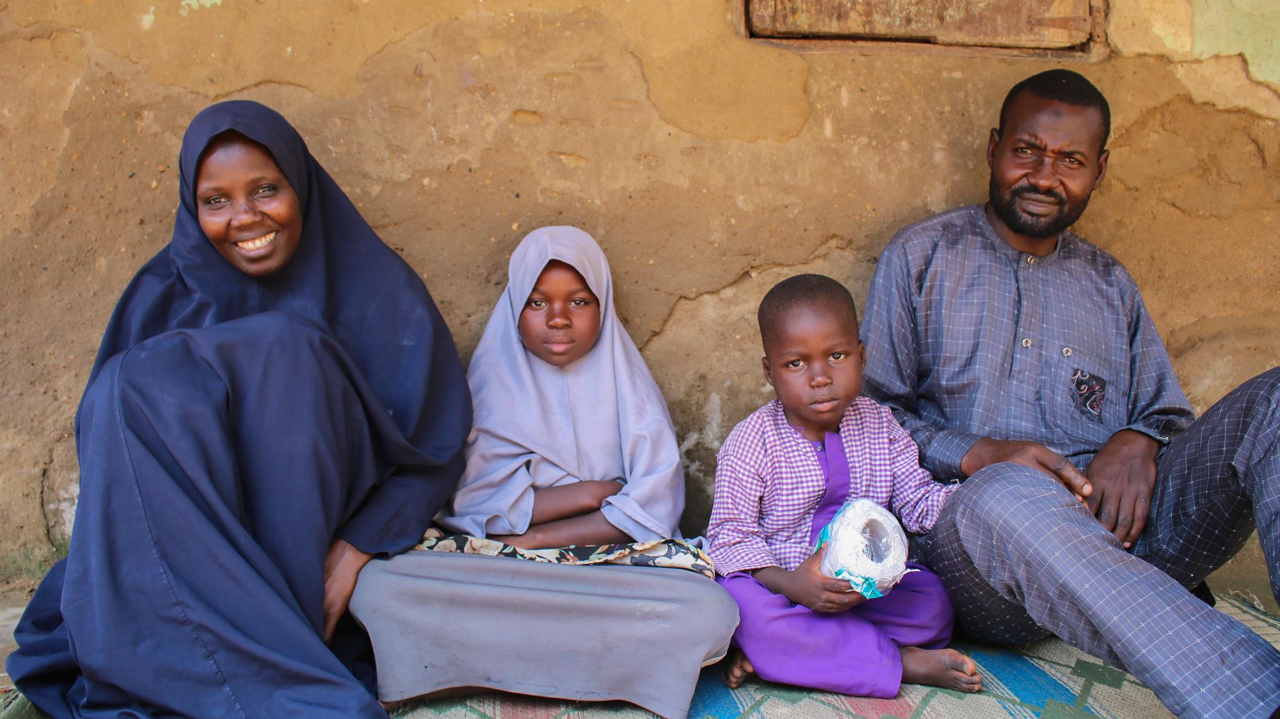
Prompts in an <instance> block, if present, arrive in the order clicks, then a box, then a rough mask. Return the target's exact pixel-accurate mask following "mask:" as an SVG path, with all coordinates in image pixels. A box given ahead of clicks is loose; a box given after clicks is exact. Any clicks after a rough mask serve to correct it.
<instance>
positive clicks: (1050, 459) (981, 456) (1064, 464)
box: [960, 437, 1093, 502]
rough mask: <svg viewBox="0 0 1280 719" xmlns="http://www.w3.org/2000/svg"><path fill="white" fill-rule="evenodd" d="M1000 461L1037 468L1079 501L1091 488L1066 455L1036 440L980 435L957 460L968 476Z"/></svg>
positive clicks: (1087, 494)
mask: <svg viewBox="0 0 1280 719" xmlns="http://www.w3.org/2000/svg"><path fill="white" fill-rule="evenodd" d="M1000 462H1013V463H1014V464H1020V465H1022V466H1024V467H1030V468H1032V469H1038V470H1040V471H1041V472H1044V473H1045V474H1047V475H1049V476H1050V477H1053V478H1054V479H1056V480H1058V481H1059V482H1062V484H1063V486H1064V487H1066V488H1067V489H1068V490H1069V491H1070V492H1071V493H1072V494H1074V495H1076V498H1077V499H1079V500H1080V501H1081V502H1083V501H1085V497H1088V496H1090V493H1091V492H1092V491H1093V487H1092V486H1091V485H1090V484H1089V480H1088V479H1086V478H1085V476H1084V475H1083V474H1081V473H1080V470H1078V469H1076V467H1075V465H1074V464H1071V462H1070V461H1068V460H1067V458H1066V457H1063V456H1062V455H1060V454H1058V453H1057V452H1054V451H1053V450H1051V449H1049V448H1048V447H1046V446H1044V445H1043V444H1038V443H1036V442H1012V441H1007V440H1002V439H991V438H989V437H987V438H983V439H980V440H978V441H977V443H975V444H974V445H973V446H972V447H970V448H969V451H968V452H967V453H965V455H964V459H962V460H960V471H961V472H963V473H964V476H966V477H971V476H973V474H974V473H975V472H977V471H978V470H980V469H982V468H983V467H987V466H990V465H993V464H998V463H1000Z"/></svg>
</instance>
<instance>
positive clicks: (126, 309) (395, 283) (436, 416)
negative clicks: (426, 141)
mask: <svg viewBox="0 0 1280 719" xmlns="http://www.w3.org/2000/svg"><path fill="white" fill-rule="evenodd" d="M227 131H235V132H238V133H240V134H241V135H244V136H245V137H247V138H249V139H251V140H253V141H255V142H257V143H259V144H261V145H263V146H264V147H266V148H267V150H268V151H269V152H270V153H271V155H272V157H274V158H275V161H276V164H277V165H279V167H280V169H281V171H282V172H283V173H284V175H285V177H287V178H288V180H289V183H290V184H291V185H293V189H294V191H295V192H296V193H297V195H298V201H299V208H300V210H301V212H302V238H301V241H300V242H299V244H298V250H297V252H296V253H295V254H294V256H293V258H292V260H290V262H289V263H288V264H287V265H285V267H284V268H282V269H281V270H280V271H279V272H277V273H275V274H273V275H270V276H268V277H264V278H256V279H255V278H253V277H250V276H248V275H246V274H244V273H242V272H240V271H239V270H237V269H236V268H235V267H233V266H231V264H230V263H228V262H227V261H226V259H224V258H223V257H222V255H220V254H218V252H217V250H215V249H214V248H213V246H212V245H211V244H210V243H209V240H208V239H207V238H206V237H205V234H204V232H203V231H202V230H201V229H200V223H199V221H198V219H197V216H196V173H197V171H198V170H199V163H200V157H201V154H202V153H203V152H204V150H205V148H206V147H208V146H209V143H210V142H211V141H212V140H213V139H214V138H215V137H217V136H218V135H220V134H222V133H224V132H227ZM180 170H181V183H180V193H181V194H180V200H181V204H180V206H179V209H178V216H177V220H176V221H175V223H174V228H173V239H172V240H171V241H170V242H169V244H168V245H167V246H166V247H165V248H164V249H162V250H160V252H159V253H158V254H157V255H156V256H155V257H153V258H152V259H151V260H150V261H149V262H147V264H146V265H144V266H143V267H142V269H141V270H140V271H139V272H138V274H137V275H136V276H135V277H134V278H133V281H132V282H130V283H129V286H128V288H126V289H125V291H124V295H123V296H122V297H121V298H120V302H119V303H118V304H117V305H116V309H115V312H114V314H113V315H112V317H111V323H110V324H109V325H107V331H106V334H105V336H104V337H103V339H102V344H101V346H100V347H99V349H98V357H97V360H96V361H95V362H94V365H93V371H92V373H91V374H90V377H89V383H90V384H92V383H93V380H94V378H96V377H97V375H98V372H99V371H100V370H101V368H102V365H103V364H104V363H105V362H106V361H107V360H108V359H110V358H111V357H113V356H114V355H116V354H119V353H120V352H123V351H125V350H127V349H129V348H131V347H133V346H134V345H136V344H138V343H139V342H141V341H143V340H145V339H147V338H149V337H154V336H155V335H158V334H160V333H162V332H167V331H169V330H176V329H193V328H199V327H208V326H211V325H216V324H219V323H222V322H227V321H229V320H234V319H238V318H241V317H246V316H248V315H254V314H259V313H262V312H271V311H277V312H287V313H290V314H293V315H298V316H301V317H305V318H308V319H310V320H312V321H314V322H315V323H318V324H319V325H321V326H322V327H324V328H326V329H327V330H328V332H329V334H330V335H331V336H332V337H333V338H334V339H335V340H337V341H338V343H339V344H340V345H342V347H343V349H345V350H346V352H347V353H348V354H349V355H350V357H351V358H352V360H353V361H354V362H355V364H356V366H357V367H358V368H359V370H360V371H361V373H362V374H363V376H364V379H365V381H366V382H367V383H368V385H369V386H370V388H371V389H373V391H374V394H376V395H377V398H378V399H379V400H380V401H381V402H382V404H383V406H384V408H385V409H386V411H387V412H388V413H389V414H390V415H391V417H392V419H393V420H394V422H395V424H396V425H397V426H398V427H399V428H400V430H401V431H402V432H403V433H404V437H405V439H407V440H408V441H409V443H410V444H412V445H413V446H415V447H417V448H418V449H419V450H421V451H423V452H424V453H425V454H426V455H427V456H428V457H429V458H430V459H432V460H435V462H433V463H439V464H444V463H446V462H448V461H449V460H450V459H451V458H452V457H453V456H454V455H455V454H456V453H457V452H458V450H459V449H460V448H461V447H462V445H463V443H464V442H465V441H466V437H467V433H468V432H469V431H470V428H471V396H470V393H469V392H468V390H467V381H466V376H465V375H464V374H463V371H462V366H461V363H460V362H459V360H458V354H457V349H456V348H455V347H454V344H453V338H452V337H451V336H450V334H449V328H448V327H447V326H446V325H445V322H444V318H442V317H441V316H440V312H439V311H438V310H437V309H436V306H435V303H434V302H432V300H431V296H430V295H429V294H428V293H427V288H426V287H425V286H424V285H423V283H422V280H421V279H420V278H419V277H418V275H417V274H416V273H415V272H414V271H413V269H412V268H410V267H409V265H408V264H407V263H405V261H404V260H402V259H401V258H400V256H399V255H397V254H396V253H395V252H393V251H392V250H391V248H389V247H387V246H386V245H385V244H383V242H382V240H380V239H379V238H378V236H377V234H375V233H374V231H373V229H372V228H370V227H369V225H368V223H366V222H365V221H364V218H362V217H361V216H360V213H359V212H357V211H356V208H355V207H354V206H353V205H352V204H351V201H350V200H349V199H347V196H346V195H345V194H344V193H343V192H342V190H341V189H339V187H338V185H337V183H335V182H334V181H333V178H331V177H329V174H328V173H327V172H325V170H324V168H323V167H321V166H320V163H319V162H317V161H316V160H315V158H313V157H312V156H311V153H310V152H309V151H308V150H307V146H306V143H305V142H303V140H302V137H301V136H300V135H299V134H298V132H297V130H295V129H294V128H293V126H292V125H290V124H289V122H288V121H287V120H285V119H284V117H282V116H281V115H280V114H279V113H277V112H276V111H274V110H272V109H270V108H268V107H266V106H264V105H261V104H258V103H256V102H250V101H245V100H235V101H231V102H223V103H219V104H216V105H213V106H211V107H208V108H206V109H205V110H203V111H202V112H201V113H200V114H198V115H196V117H195V119H193V120H192V121H191V124H190V126H189V127H188V128H187V132H186V135H185V136H184V137H183V139H182V154H181V156H180Z"/></svg>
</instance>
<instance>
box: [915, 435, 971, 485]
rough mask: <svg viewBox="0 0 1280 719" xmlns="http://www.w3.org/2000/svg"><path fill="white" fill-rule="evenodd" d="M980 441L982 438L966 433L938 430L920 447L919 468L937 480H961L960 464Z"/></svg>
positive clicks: (962, 475)
mask: <svg viewBox="0 0 1280 719" xmlns="http://www.w3.org/2000/svg"><path fill="white" fill-rule="evenodd" d="M980 439H982V437H980V436H978V435H976V434H969V433H968V432H957V431H955V430H939V431H937V432H935V433H934V434H933V436H932V437H930V438H929V441H928V444H924V445H921V447H922V448H921V450H920V455H921V456H920V459H921V462H920V466H921V467H924V468H925V470H926V471H928V472H929V474H932V475H933V478H934V479H937V480H943V481H945V480H952V479H963V478H964V473H963V472H961V471H960V463H961V462H962V461H963V460H964V456H965V455H966V454H968V453H969V450H970V449H973V445H975V444H977V443H978V440H980Z"/></svg>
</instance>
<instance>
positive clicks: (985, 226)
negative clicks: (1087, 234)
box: [976, 203, 1071, 265]
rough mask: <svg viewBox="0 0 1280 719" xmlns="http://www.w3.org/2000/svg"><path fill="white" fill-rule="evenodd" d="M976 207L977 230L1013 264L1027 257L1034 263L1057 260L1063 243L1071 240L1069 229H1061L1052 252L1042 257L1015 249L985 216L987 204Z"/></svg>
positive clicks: (1045, 263)
mask: <svg viewBox="0 0 1280 719" xmlns="http://www.w3.org/2000/svg"><path fill="white" fill-rule="evenodd" d="M976 207H977V209H978V211H977V213H976V214H977V215H978V218H977V225H978V231H979V232H981V233H982V235H983V236H984V237H986V238H987V242H989V243H990V245H991V248H992V249H993V250H995V251H996V253H997V254H999V255H1000V256H1001V257H1004V258H1005V259H1007V260H1009V261H1010V262H1012V263H1015V264H1017V263H1019V262H1024V263H1025V262H1027V261H1028V258H1035V259H1034V260H1033V261H1031V262H1030V263H1028V264H1036V265H1050V264H1053V263H1054V262H1056V261H1057V259H1058V256H1059V255H1061V254H1062V247H1063V245H1066V244H1069V243H1070V242H1071V232H1070V231H1069V230H1063V231H1062V233H1061V234H1059V235H1058V242H1057V244H1056V245H1054V247H1053V252H1050V253H1049V254H1047V255H1045V256H1044V257H1037V256H1036V255H1031V254H1028V253H1026V252H1022V251H1020V250H1018V249H1016V248H1015V247H1014V246H1013V245H1010V244H1009V243H1008V242H1005V241H1004V238H1002V237H1001V236H1000V235H999V234H998V233H997V232H996V228H995V227H992V226H991V218H989V217H987V206H986V204H985V203H983V204H981V205H977V206H976Z"/></svg>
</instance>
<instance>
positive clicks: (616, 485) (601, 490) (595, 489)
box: [590, 479, 622, 512]
mask: <svg viewBox="0 0 1280 719" xmlns="http://www.w3.org/2000/svg"><path fill="white" fill-rule="evenodd" d="M590 484H591V485H592V488H591V490H592V492H591V493H592V495H593V496H594V497H595V498H596V501H595V505H596V506H595V509H592V510H591V511H593V512H594V511H595V510H596V509H600V507H601V505H603V504H604V500H606V499H608V498H610V497H612V496H613V495H615V494H617V493H618V492H621V491H622V483H621V482H615V481H613V480H612V479H597V480H591V481H590Z"/></svg>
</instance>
